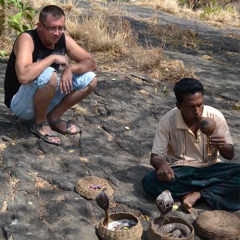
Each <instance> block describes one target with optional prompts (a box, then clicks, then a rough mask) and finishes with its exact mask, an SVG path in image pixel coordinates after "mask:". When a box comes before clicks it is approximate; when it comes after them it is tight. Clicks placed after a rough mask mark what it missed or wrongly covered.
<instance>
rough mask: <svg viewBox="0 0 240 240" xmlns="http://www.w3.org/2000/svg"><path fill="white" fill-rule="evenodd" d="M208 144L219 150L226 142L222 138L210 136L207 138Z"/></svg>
mask: <svg viewBox="0 0 240 240" xmlns="http://www.w3.org/2000/svg"><path fill="white" fill-rule="evenodd" d="M209 143H210V145H211V147H215V148H220V147H223V146H224V144H225V143H226V142H225V138H224V136H217V135H211V136H210V137H209Z"/></svg>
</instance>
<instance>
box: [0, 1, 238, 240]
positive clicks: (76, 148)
mask: <svg viewBox="0 0 240 240" xmlns="http://www.w3.org/2000/svg"><path fill="white" fill-rule="evenodd" d="M122 11H123V12H125V11H127V12H128V13H129V12H130V13H131V14H129V16H128V18H129V20H132V21H136V20H133V17H134V16H135V15H137V16H138V17H141V18H147V17H148V16H150V15H151V14H153V12H152V10H150V9H146V8H142V7H137V6H131V5H127V6H126V5H123V7H122ZM157 16H158V18H159V19H160V20H161V21H162V22H163V23H172V24H177V25H178V26H179V27H181V28H187V29H192V30H194V29H195V31H196V29H197V31H198V34H199V38H201V39H202V44H200V45H199V48H198V50H197V51H196V50H191V49H187V48H180V47H174V46H167V47H166V48H165V50H164V54H166V56H168V57H169V58H170V59H179V60H182V61H183V62H184V64H185V65H186V66H189V67H191V68H193V69H194V72H195V74H196V76H197V77H198V78H199V79H200V80H201V81H202V82H203V84H204V86H205V87H206V94H205V104H207V105H212V106H213V107H216V108H218V109H219V110H221V111H222V112H223V113H224V115H225V117H226V119H227V121H228V123H229V127H230V130H231V133H232V136H233V140H234V142H235V149H236V154H235V158H234V160H233V161H234V162H239V159H240V146H239V142H240V128H239V126H240V125H239V123H240V111H239V105H238V102H239V91H240V82H239V74H240V70H239V62H240V55H239V49H240V43H239V38H238V39H237V38H233V37H231V36H232V35H233V33H234V34H237V31H236V30H234V29H232V30H219V29H216V28H214V27H210V26H208V25H205V24H202V23H198V22H195V21H194V22H193V21H190V20H182V19H178V18H176V17H174V16H172V15H168V14H165V13H162V12H157ZM138 24H139V25H136V26H141V22H140V21H139V22H138ZM144 27H147V26H145V25H142V27H140V28H136V30H137V31H139V34H140V30H141V29H143V28H144ZM204 42H205V44H204ZM203 55H209V56H211V57H212V59H214V61H209V60H207V59H205V58H203V57H202V56H203ZM5 69H6V64H5V63H1V64H0V135H1V136H0V137H1V138H2V141H1V143H0V185H1V189H0V191H1V194H0V227H1V231H0V239H14V240H38V239H39V240H40V239H41V240H42V239H46V240H47V239H52V240H53V239H56V240H61V239H67V240H72V239H74V240H76V239H77V240H94V239H98V235H97V231H96V227H97V226H98V223H99V221H100V219H101V218H102V217H103V216H104V212H103V210H102V209H100V208H99V206H98V205H97V204H96V202H95V201H94V200H89V199H86V198H84V197H82V196H80V195H79V194H78V193H77V192H76V188H75V186H76V183H77V180H78V179H79V178H81V177H85V176H97V177H100V178H102V179H104V180H106V181H108V183H109V184H110V185H111V186H112V188H113V190H114V199H113V202H112V204H111V211H131V212H133V213H134V214H135V215H137V216H138V217H139V218H140V220H141V222H142V224H143V229H144V233H143V236H142V239H145V232H146V230H147V229H148V227H149V224H150V221H151V220H153V219H155V218H156V217H157V216H158V215H159V212H158V210H157V208H156V206H155V200H154V199H152V198H150V197H149V196H148V195H147V194H145V192H144V191H143V190H142V187H141V179H142V177H143V176H144V174H145V173H147V172H148V171H149V170H151V166H150V165H149V156H150V150H151V145H152V141H153V137H154V132H155V129H156V126H157V123H158V121H159V119H160V117H161V116H163V114H164V113H166V112H167V111H168V110H169V109H171V108H172V107H174V105H175V99H174V95H173V92H172V87H173V85H172V84H171V83H167V82H159V83H158V84H156V82H151V80H150V81H146V79H147V78H144V77H143V78H142V77H136V76H135V77H134V74H133V75H131V74H121V73H116V72H114V73H112V72H98V77H99V84H98V86H97V88H96V90H95V91H94V92H93V93H92V94H91V95H90V96H89V97H88V98H87V99H85V100H84V101H83V102H82V103H80V104H79V106H81V108H85V109H86V112H85V114H84V115H82V114H80V113H79V107H75V108H73V109H70V110H69V111H68V112H67V113H66V114H65V115H64V119H71V120H72V121H73V122H75V123H76V124H77V125H79V126H80V127H81V134H78V135H76V136H63V135H59V136H60V138H61V141H62V143H63V144H62V145H61V146H53V145H49V144H47V143H45V142H43V141H42V140H39V139H38V138H37V137H35V136H34V135H33V134H31V133H30V131H29V127H30V124H31V122H26V121H21V120H19V119H17V118H16V117H15V116H14V115H13V114H12V113H11V111H9V110H8V109H7V108H6V107H5V105H4V103H3V99H4V91H3V81H4V73H5ZM165 87H166V88H167V90H168V91H163V89H164V88H165ZM6 137H7V138H6ZM176 203H177V204H178V205H180V202H178V201H177V202H176ZM207 209H210V207H209V206H208V205H207V204H206V203H201V204H197V205H196V207H195V208H194V210H193V213H191V214H186V213H185V212H184V211H183V210H182V208H181V207H179V209H178V210H177V211H172V212H171V213H170V214H171V215H175V216H178V217H181V218H183V219H185V220H187V221H189V222H190V223H193V222H194V221H195V219H196V217H197V216H198V215H199V214H200V213H202V212H203V211H206V210H207ZM235 214H236V215H238V216H239V215H240V213H239V211H238V212H235ZM195 239H201V238H200V237H199V236H197V235H195Z"/></svg>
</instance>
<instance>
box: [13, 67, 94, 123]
mask: <svg viewBox="0 0 240 240" xmlns="http://www.w3.org/2000/svg"><path fill="white" fill-rule="evenodd" d="M53 72H56V70H55V69H54V68H52V67H48V68H46V69H45V70H44V71H43V72H42V73H41V74H40V75H39V77H38V78H37V79H35V80H34V81H33V82H31V83H29V84H26V85H21V87H20V88H19V90H18V92H17V93H16V94H15V95H14V96H13V98H12V101H11V105H10V109H11V110H12V111H13V112H14V114H15V115H16V116H18V117H19V118H21V119H24V120H32V119H34V118H35V108H34V101H33V99H34V95H35V92H36V91H37V90H38V89H41V88H43V87H44V86H45V85H46V84H47V83H48V82H49V80H50V78H51V76H52V74H53ZM94 77H96V74H95V73H94V72H87V73H84V74H73V77H72V84H73V91H74V90H77V89H84V88H86V87H87V86H88V85H89V83H90V82H91V81H92V80H93V78H94ZM59 82H60V77H58V86H57V90H56V94H55V96H54V98H53V99H52V101H51V103H50V105H49V107H48V111H47V112H48V113H49V112H50V111H51V110H52V109H53V108H54V107H55V106H56V105H58V104H59V103H60V102H61V100H62V99H63V98H64V97H65V96H66V94H65V93H61V91H60V88H59Z"/></svg>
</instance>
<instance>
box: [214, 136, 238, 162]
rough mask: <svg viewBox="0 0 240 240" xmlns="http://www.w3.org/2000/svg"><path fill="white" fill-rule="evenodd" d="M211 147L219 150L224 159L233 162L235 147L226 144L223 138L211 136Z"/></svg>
mask: <svg viewBox="0 0 240 240" xmlns="http://www.w3.org/2000/svg"><path fill="white" fill-rule="evenodd" d="M210 145H211V146H212V147H215V148H217V149H218V151H219V153H220V154H221V156H222V157H224V158H226V159H228V160H232V159H233V157H234V146H233V145H232V144H228V143H226V142H225V138H224V137H223V136H217V135H212V136H210Z"/></svg>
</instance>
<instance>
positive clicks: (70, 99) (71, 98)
mask: <svg viewBox="0 0 240 240" xmlns="http://www.w3.org/2000/svg"><path fill="white" fill-rule="evenodd" d="M96 86H97V77H95V78H93V80H92V81H91V82H90V84H89V85H88V86H87V87H86V88H84V89H81V90H75V91H73V92H71V93H69V94H68V95H66V96H65V97H64V98H63V99H62V101H61V102H60V103H59V104H58V105H57V106H56V107H55V108H53V110H52V111H51V112H50V113H48V116H47V117H48V120H49V122H54V121H56V120H57V119H59V118H61V116H62V115H63V113H65V112H66V111H67V110H68V109H69V108H71V107H72V106H74V105H75V104H77V103H79V102H80V101H82V100H83V99H84V98H86V97H87V96H88V95H89V94H90V93H91V92H92V91H93V90H94V89H95V87H96ZM57 126H58V128H60V129H61V130H66V123H64V122H60V123H59V124H58V125H57ZM75 130H76V129H75V126H74V125H71V128H70V132H74V131H75Z"/></svg>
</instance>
